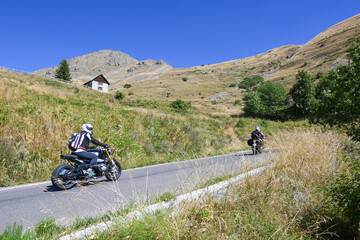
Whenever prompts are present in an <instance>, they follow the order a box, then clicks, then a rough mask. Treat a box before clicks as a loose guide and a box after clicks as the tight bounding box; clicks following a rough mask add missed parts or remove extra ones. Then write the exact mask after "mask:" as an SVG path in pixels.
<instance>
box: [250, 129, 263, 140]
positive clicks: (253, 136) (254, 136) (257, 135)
mask: <svg viewBox="0 0 360 240" xmlns="http://www.w3.org/2000/svg"><path fill="white" fill-rule="evenodd" d="M264 138H265V135H264V134H263V133H262V132H261V130H260V128H259V127H258V126H256V127H255V131H253V132H252V133H251V140H253V141H254V140H259V139H264Z"/></svg>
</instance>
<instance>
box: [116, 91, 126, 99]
mask: <svg viewBox="0 0 360 240" xmlns="http://www.w3.org/2000/svg"><path fill="white" fill-rule="evenodd" d="M124 97H125V94H124V93H122V92H119V91H117V92H116V94H115V98H116V99H117V100H122V99H124Z"/></svg>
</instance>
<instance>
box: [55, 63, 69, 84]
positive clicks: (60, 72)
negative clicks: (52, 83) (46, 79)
mask: <svg viewBox="0 0 360 240" xmlns="http://www.w3.org/2000/svg"><path fill="white" fill-rule="evenodd" d="M55 77H56V78H59V79H63V80H66V81H71V74H70V70H69V64H68V63H67V61H66V60H65V59H63V60H61V62H60V65H59V67H58V68H57V69H56V71H55Z"/></svg>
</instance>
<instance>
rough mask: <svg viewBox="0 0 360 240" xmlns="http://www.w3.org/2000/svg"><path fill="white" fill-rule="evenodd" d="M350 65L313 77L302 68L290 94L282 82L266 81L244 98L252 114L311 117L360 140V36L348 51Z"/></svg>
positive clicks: (277, 117) (299, 117)
mask: <svg viewBox="0 0 360 240" xmlns="http://www.w3.org/2000/svg"><path fill="white" fill-rule="evenodd" d="M347 52H348V58H349V64H347V65H341V66H338V67H336V68H335V69H333V70H331V71H330V72H329V73H328V74H327V75H326V74H323V73H318V74H317V75H316V76H315V77H312V76H311V75H310V74H309V73H308V72H306V71H304V70H302V71H299V72H298V74H297V75H296V80H297V81H296V83H295V84H294V85H293V86H292V88H291V89H290V91H289V92H288V93H287V91H286V89H285V87H284V86H283V85H282V84H280V83H272V82H264V83H262V84H261V85H260V86H258V87H256V88H254V89H253V90H252V91H251V92H249V93H248V94H247V95H246V96H245V97H244V104H245V105H244V109H243V110H244V113H245V115H248V116H253V117H261V118H269V119H277V120H289V119H309V121H310V122H312V123H318V124H324V125H325V124H328V125H330V126H339V127H342V128H344V129H346V131H347V133H348V134H349V135H350V136H352V137H353V139H354V140H357V141H360V126H359V125H360V36H359V37H358V38H357V39H356V40H355V41H354V43H353V44H352V46H351V47H350V48H349V49H348V50H347Z"/></svg>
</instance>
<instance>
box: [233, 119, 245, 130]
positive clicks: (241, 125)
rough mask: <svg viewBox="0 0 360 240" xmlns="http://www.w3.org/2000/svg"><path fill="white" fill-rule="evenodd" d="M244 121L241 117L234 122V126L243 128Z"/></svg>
mask: <svg viewBox="0 0 360 240" xmlns="http://www.w3.org/2000/svg"><path fill="white" fill-rule="evenodd" d="M245 125H246V122H245V121H244V120H243V119H239V121H238V122H237V123H236V125H235V127H237V128H243V127H245Z"/></svg>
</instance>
